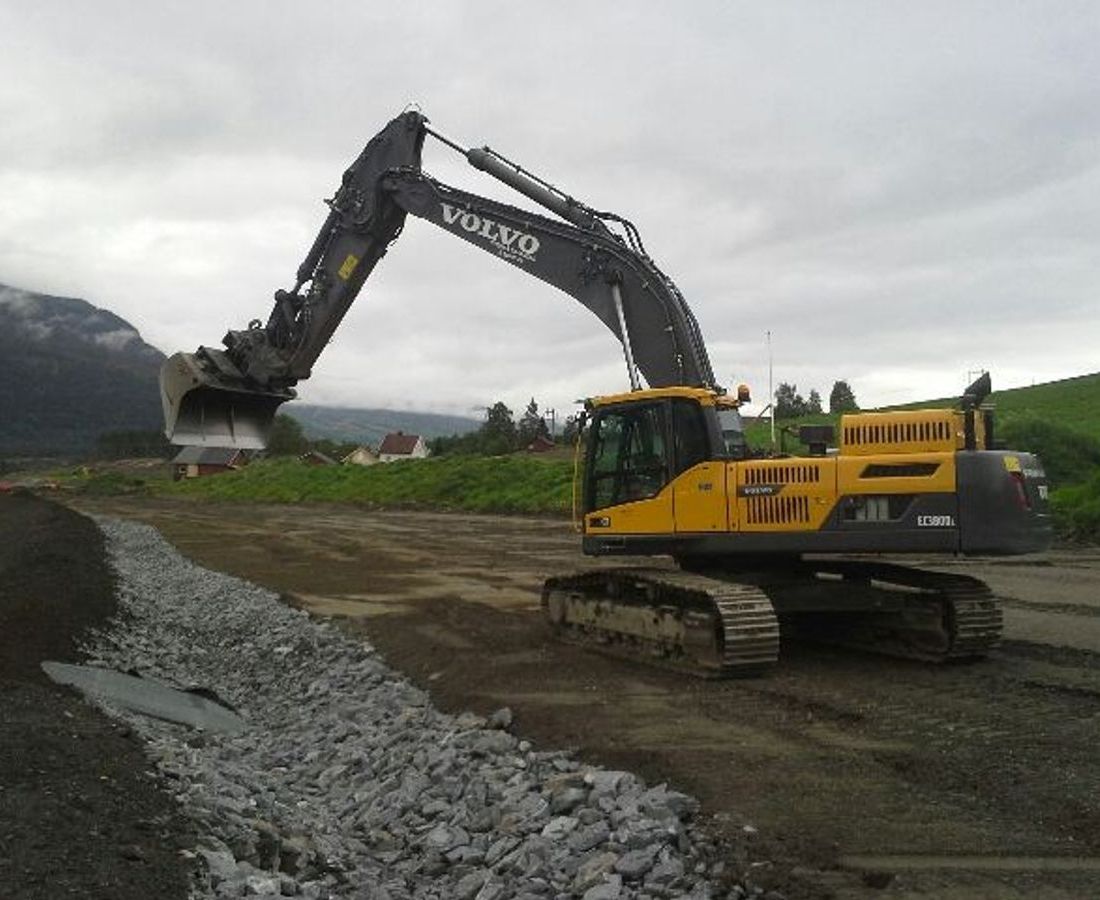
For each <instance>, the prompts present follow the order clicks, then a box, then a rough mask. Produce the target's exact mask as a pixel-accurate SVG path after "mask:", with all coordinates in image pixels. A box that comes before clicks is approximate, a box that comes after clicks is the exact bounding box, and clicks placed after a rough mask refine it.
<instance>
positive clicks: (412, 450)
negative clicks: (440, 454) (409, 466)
mask: <svg viewBox="0 0 1100 900" xmlns="http://www.w3.org/2000/svg"><path fill="white" fill-rule="evenodd" d="M427 455H428V445H427V444H425V443H424V438H422V437H421V436H420V435H419V434H405V433H404V432H402V431H398V432H395V433H394V434H387V435H386V436H385V437H384V438H382V443H381V444H380V445H379V446H378V461H379V462H384V463H386V462H397V460H399V459H423V458H424V457H425V456H427Z"/></svg>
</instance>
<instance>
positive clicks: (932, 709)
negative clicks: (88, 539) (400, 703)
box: [82, 500, 1100, 900]
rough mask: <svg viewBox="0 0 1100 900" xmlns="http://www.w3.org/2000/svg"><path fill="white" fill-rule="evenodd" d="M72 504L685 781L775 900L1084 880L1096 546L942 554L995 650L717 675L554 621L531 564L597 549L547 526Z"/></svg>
mask: <svg viewBox="0 0 1100 900" xmlns="http://www.w3.org/2000/svg"><path fill="white" fill-rule="evenodd" d="M82 503H83V504H85V505H86V508H88V509H93V510H95V511H100V512H106V513H109V514H113V515H119V516H123V517H132V518H136V519H140V520H143V521H147V522H150V523H151V524H153V525H155V526H156V527H158V528H160V529H161V530H162V532H163V533H164V534H165V535H166V536H167V537H168V538H169V539H170V540H171V541H173V542H174V543H175V544H176V545H177V546H178V547H179V548H180V549H181V550H182V551H183V552H184V553H186V554H187V555H189V556H191V557H192V558H193V559H195V560H196V561H198V562H200V563H201V564H203V565H205V566H209V567H211V568H215V569H219V570H222V571H227V572H232V573H234V574H237V575H241V576H243V577H246V578H249V579H251V580H253V581H255V582H257V583H259V584H262V585H265V586H267V587H270V588H272V589H274V590H277V591H280V592H283V593H285V594H286V595H287V596H288V598H289V599H290V600H291V602H294V603H296V604H299V605H301V606H303V607H305V608H307V609H310V610H312V611H314V612H315V613H318V614H320V615H325V616H333V617H339V618H340V619H341V620H342V621H343V623H344V625H345V627H347V628H348V629H350V630H352V631H359V630H362V631H364V632H366V633H369V635H370V638H371V641H372V642H373V643H374V644H375V645H376V646H377V647H378V648H379V649H380V650H381V651H382V652H383V654H384V655H385V656H386V658H387V659H388V661H389V662H390V663H391V664H392V665H394V666H395V667H397V668H398V669H401V670H403V671H404V672H405V673H407V674H408V675H409V676H410V677H412V678H413V679H414V680H415V681H417V682H418V683H419V684H421V685H422V686H424V687H425V688H427V689H428V690H429V691H430V692H431V694H432V695H433V697H434V698H435V700H436V702H437V703H438V704H439V705H440V706H441V707H443V708H444V709H448V710H461V709H467V708H469V709H473V710H475V711H478V712H483V713H484V712H488V711H490V710H493V709H496V708H498V707H500V706H502V705H508V706H510V707H511V708H512V709H513V710H514V712H515V714H516V722H517V729H518V731H519V732H521V733H522V734H523V735H524V736H527V737H530V738H532V739H534V740H536V741H537V742H540V743H542V744H544V745H545V746H553V747H575V748H578V749H579V751H580V752H581V754H582V755H583V756H584V757H586V758H588V759H590V760H592V761H596V762H599V763H602V764H604V765H608V766H613V767H622V768H630V769H632V770H635V771H638V772H640V773H641V774H643V775H644V776H645V777H647V778H648V779H650V780H653V781H668V782H670V783H671V784H672V785H674V786H675V787H677V788H680V789H682V790H687V791H690V792H692V793H694V794H695V795H696V796H698V797H699V798H700V799H701V800H702V802H703V804H704V812H705V815H706V816H708V817H709V820H710V823H711V825H712V827H714V828H715V829H717V830H720V831H722V832H723V833H724V834H725V835H726V836H727V837H728V838H729V839H730V841H731V845H732V849H731V861H732V862H733V863H734V864H735V865H738V866H740V867H742V868H750V867H751V869H752V872H753V877H754V878H755V879H756V880H757V881H758V882H759V883H761V884H765V885H769V886H773V887H775V888H776V889H778V890H780V891H782V893H783V894H784V895H785V896H786V897H788V898H797V897H805V898H822V897H838V898H860V900H862V898H870V897H889V898H918V897H919V898H929V897H936V898H946V900H977V898H997V900H1012V898H1023V897H1027V898H1035V897H1040V898H1066V900H1069V898H1073V900H1078V898H1087V897H1096V896H1100V742H1098V740H1097V739H1098V736H1100V552H1096V551H1079V552H1071V551H1066V552H1058V553H1052V554H1050V555H1047V556H1045V557H1043V558H1028V559H1026V560H1004V561H1000V562H995V561H989V562H966V563H964V562H958V563H953V562H952V561H950V560H947V561H946V563H947V568H949V569H950V570H951V571H959V572H966V573H968V574H972V575H976V576H978V577H982V578H985V579H986V580H987V581H988V582H989V583H990V585H991V586H992V587H993V589H994V591H995V592H996V593H997V594H998V595H999V596H1001V597H1002V598H1003V599H1004V604H1005V611H1006V628H1005V638H1006V639H1005V641H1004V643H1003V644H1002V646H1001V647H1000V648H999V649H997V650H996V651H995V652H994V653H993V654H992V656H991V657H990V658H989V659H988V660H985V661H982V662H978V663H967V664H955V665H948V666H940V667H937V666H931V665H926V664H921V663H915V662H907V661H900V660H894V659H888V658H881V657H876V656H871V655H866V654H858V653H854V652H850V651H842V650H838V649H831V648H825V647H818V646H813V645H805V644H797V643H787V642H785V644H784V647H783V654H782V659H781V661H780V663H779V665H778V666H777V667H776V669H775V670H774V671H773V672H772V673H771V674H769V675H767V676H765V677H760V678H755V679H748V680H735V681H721V682H714V681H701V680H694V679H690V678H686V677H685V676H683V675H678V674H672V673H668V672H663V671H658V670H652V669H649V668H647V667H644V666H642V665H637V664H631V663H627V662H623V661H622V660H618V659H609V658H604V657H601V656H599V655H595V654H593V653H591V652H590V651H586V650H582V649H579V648H576V647H571V646H566V645H561V644H558V643H556V642H555V641H553V640H552V639H551V638H550V637H549V635H548V634H547V631H546V629H545V628H544V626H543V623H542V620H541V617H540V613H539V609H538V604H539V587H540V584H541V581H542V579H543V578H544V577H546V576H547V575H550V574H554V573H561V572H563V571H571V570H574V569H577V568H584V567H592V566H593V565H595V563H594V562H593V561H591V560H587V559H585V558H584V557H582V556H581V555H580V553H579V550H578V548H577V543H578V542H577V540H576V538H575V536H574V535H572V534H571V533H570V531H569V529H568V526H567V525H566V524H565V523H562V522H559V521H544V520H536V519H519V518H494V517H483V516H468V515H444V514H421V513H398V512H385V513H383V512H369V511H357V510H354V509H349V508H347V507H321V506H306V507H286V506H258V505H238V504H234V505H223V504H196V503H191V502H184V501H167V500H164V501H149V500H100V501H95V502H94V505H93V501H82ZM944 563H945V561H944V560H939V561H938V564H939V565H940V566H944Z"/></svg>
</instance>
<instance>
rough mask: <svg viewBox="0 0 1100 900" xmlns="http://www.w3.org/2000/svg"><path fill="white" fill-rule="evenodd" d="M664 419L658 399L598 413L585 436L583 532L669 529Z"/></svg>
mask: <svg viewBox="0 0 1100 900" xmlns="http://www.w3.org/2000/svg"><path fill="white" fill-rule="evenodd" d="M667 417H668V410H667V407H666V404H664V403H663V402H661V401H659V400H658V401H654V402H650V403H645V402H636V403H630V404H624V405H623V406H620V407H611V408H608V409H605V410H601V411H600V414H599V417H598V418H597V419H596V421H595V422H594V423H593V426H592V434H591V437H590V440H591V441H592V442H593V443H592V452H591V455H590V457H589V464H588V473H587V479H586V480H587V486H586V498H585V500H586V502H585V509H586V510H587V513H586V514H585V527H584V530H585V533H586V534H601V535H602V534H669V533H671V531H672V491H671V490H670V489H669V480H670V478H671V452H670V451H671V448H670V446H669V442H668V419H667Z"/></svg>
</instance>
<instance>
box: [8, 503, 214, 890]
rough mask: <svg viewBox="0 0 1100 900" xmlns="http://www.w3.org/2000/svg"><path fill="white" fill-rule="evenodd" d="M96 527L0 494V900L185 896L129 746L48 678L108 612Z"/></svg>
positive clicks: (140, 763)
mask: <svg viewBox="0 0 1100 900" xmlns="http://www.w3.org/2000/svg"><path fill="white" fill-rule="evenodd" d="M115 608H116V601H115V593H114V578H113V575H112V573H111V571H110V569H109V568H108V566H107V562H106V560H105V558H104V551H103V541H102V537H101V535H100V533H99V530H98V529H97V528H96V527H95V525H93V524H92V522H90V521H89V520H88V519H86V518H85V517H83V516H79V515H76V514H75V513H73V512H72V511H71V510H68V509H65V508H63V507H59V506H56V505H54V504H51V503H46V502H44V501H42V500H38V499H36V498H34V497H29V496H2V497H0V897H3V898H5V900H32V898H35V900H39V898H41V900H54V898H58V897H81V898H89V900H145V898H148V897H153V896H155V897H165V898H181V900H182V898H184V897H186V896H187V889H188V875H189V870H190V867H189V866H188V865H187V864H186V862H185V860H184V859H182V858H181V857H180V855H179V853H178V851H179V850H180V849H181V848H183V847H193V846H194V843H195V841H194V837H193V836H191V835H190V834H189V832H188V830H187V828H186V827H185V826H184V824H183V823H182V821H181V820H180V819H179V817H178V815H177V813H176V809H175V805H174V803H173V802H172V801H171V800H170V799H169V798H168V797H167V796H166V795H165V794H163V793H162V792H161V791H159V790H158V789H157V787H156V784H155V782H154V781H153V779H152V777H151V776H150V775H149V774H148V770H149V768H150V766H149V764H148V762H147V761H146V759H145V755H144V752H143V750H142V745H141V743H140V742H139V741H138V740H137V739H136V738H135V737H133V736H132V735H131V734H130V733H129V731H128V729H126V728H124V727H121V726H119V725H117V724H116V723H114V722H112V721H111V720H109V719H107V718H106V717H105V716H103V715H102V714H100V713H99V712H97V711H96V710H94V709H93V708H92V707H90V706H88V705H87V704H86V703H84V702H83V701H82V700H81V699H80V698H79V697H78V696H76V695H75V694H73V693H71V692H70V691H68V690H67V689H65V688H60V687H58V686H56V685H54V684H53V683H52V682H50V681H49V680H48V679H47V678H46V677H45V675H44V674H43V673H42V670H41V668H40V663H41V662H42V661H43V660H49V659H53V660H68V661H74V662H75V661H78V660H79V651H78V644H79V641H80V638H81V635H82V634H83V633H84V631H85V629H87V628H89V627H95V626H99V625H102V624H104V623H105V622H106V620H107V618H108V617H109V616H111V615H112V614H113V613H114V612H115Z"/></svg>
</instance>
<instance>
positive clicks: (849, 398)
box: [774, 381, 859, 419]
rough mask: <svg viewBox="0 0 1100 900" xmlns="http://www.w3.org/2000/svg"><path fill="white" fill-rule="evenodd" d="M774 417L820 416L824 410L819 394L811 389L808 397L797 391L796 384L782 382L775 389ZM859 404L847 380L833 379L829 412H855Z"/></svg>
mask: <svg viewBox="0 0 1100 900" xmlns="http://www.w3.org/2000/svg"><path fill="white" fill-rule="evenodd" d="M774 410H775V418H776V419H797V418H798V417H799V416H820V415H823V414H824V412H825V410H824V409H823V408H822V404H821V395H820V394H819V393H818V392H817V391H816V390H811V391H810V395H809V396H808V397H805V398H804V397H803V396H802V395H801V394H800V393H798V385H794V384H788V383H787V382H785V381H784V382H782V383H781V384H780V385H779V387H778V388H776V391H775V406H774ZM858 410H859V404H858V403H857V402H856V395H855V392H854V391H853V390H852V388H851V385H849V384H848V382H847V381H834V382H833V389H832V390H831V391H829V412H830V413H833V414H837V413H846V412H857V411H858Z"/></svg>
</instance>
